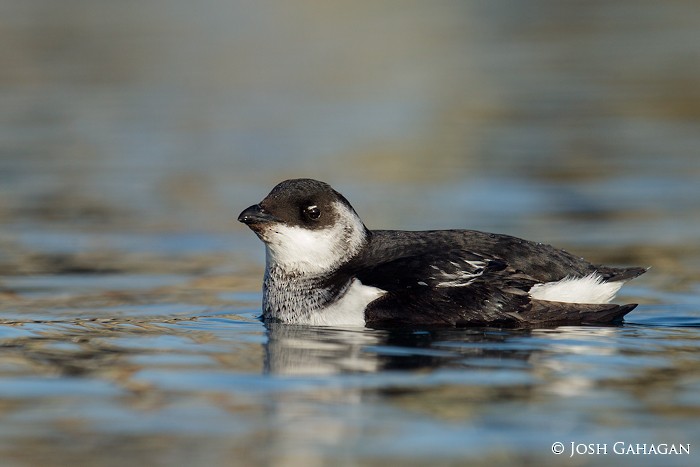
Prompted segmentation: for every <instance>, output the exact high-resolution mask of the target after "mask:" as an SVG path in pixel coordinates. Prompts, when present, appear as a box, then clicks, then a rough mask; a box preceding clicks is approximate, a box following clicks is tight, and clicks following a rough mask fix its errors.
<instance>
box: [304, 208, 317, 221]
mask: <svg viewBox="0 0 700 467" xmlns="http://www.w3.org/2000/svg"><path fill="white" fill-rule="evenodd" d="M304 215H305V216H306V217H308V218H309V219H311V220H312V221H315V220H316V219H318V218H319V217H321V210H320V209H319V208H318V206H316V205H313V206H307V207H306V208H304Z"/></svg>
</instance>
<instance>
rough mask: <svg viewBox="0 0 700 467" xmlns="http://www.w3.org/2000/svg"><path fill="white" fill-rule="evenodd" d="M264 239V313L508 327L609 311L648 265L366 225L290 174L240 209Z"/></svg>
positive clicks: (621, 310) (506, 241) (300, 320)
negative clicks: (596, 261) (612, 263)
mask: <svg viewBox="0 0 700 467" xmlns="http://www.w3.org/2000/svg"><path fill="white" fill-rule="evenodd" d="M239 220H240V221H241V222H243V223H245V224H247V225H248V226H249V227H250V228H251V229H252V230H253V231H254V232H255V233H256V234H257V235H258V236H259V237H260V239H261V240H262V241H263V242H264V243H265V246H266V253H267V268H266V271H265V280H264V285H263V317H264V318H265V320H266V321H281V322H285V323H293V324H313V325H332V326H333V325H335V326H344V325H359V326H370V327H395V326H401V325H442V326H483V325H497V326H504V327H531V326H547V325H549V326H551V325H559V324H580V323H608V322H613V321H617V320H621V319H622V317H623V316H624V315H625V314H627V313H629V312H630V311H631V310H632V309H634V307H635V306H636V305H615V304H611V303H609V302H610V301H611V300H612V299H613V298H614V296H615V294H616V293H617V292H618V290H619V289H620V287H622V285H623V284H624V282H626V281H627V280H629V279H632V278H634V277H637V276H639V275H640V274H643V273H644V272H645V271H646V270H645V269H644V268H612V267H608V266H595V265H592V264H591V263H588V262H587V261H585V260H583V259H582V258H578V257H576V256H573V255H571V254H569V253H567V252H565V251H563V250H558V249H555V248H553V247H551V246H549V245H544V244H541V243H533V242H529V241H527V240H522V239H519V238H515V237H510V236H507V235H497V234H489V233H483V232H477V231H472V230H440V231H426V232H404V231H388V230H368V229H367V228H366V227H365V226H364V224H363V223H362V221H361V220H360V218H359V216H358V215H357V214H356V213H355V210H354V209H353V208H352V206H351V205H350V203H348V201H347V200H346V199H345V198H344V197H343V196H342V195H341V194H340V193H338V192H336V191H335V190H333V189H332V188H331V187H330V186H329V185H327V184H325V183H323V182H319V181H316V180H310V179H297V180H287V181H285V182H282V183H280V184H279V185H277V186H276V187H275V188H274V189H273V190H272V191H271V192H270V194H269V195H268V196H267V197H266V198H265V199H264V200H263V201H262V202H261V203H260V204H256V205H254V206H251V207H249V208H248V209H246V210H245V211H243V212H242V213H241V215H240V216H239Z"/></svg>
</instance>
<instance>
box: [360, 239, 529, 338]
mask: <svg viewBox="0 0 700 467" xmlns="http://www.w3.org/2000/svg"><path fill="white" fill-rule="evenodd" d="M356 277H357V278H358V279H360V281H362V283H363V284H365V285H371V286H373V287H378V288H381V289H383V290H386V291H387V293H386V294H385V295H383V296H382V297H381V298H379V299H377V300H375V301H374V302H372V303H371V304H370V305H369V306H368V308H367V311H366V320H367V322H368V323H370V324H374V325H392V326H395V325H402V324H403V325H406V324H410V325H450V326H466V325H479V324H482V325H485V324H487V323H490V324H497V323H502V324H504V325H506V324H507V323H511V322H512V323H517V322H519V321H520V319H519V318H518V316H517V313H518V311H523V310H526V309H527V308H528V305H529V302H530V298H529V295H528V293H527V291H528V290H529V289H530V288H531V287H532V286H533V285H534V284H535V283H536V280H535V279H533V278H531V277H529V276H527V275H525V274H522V273H520V272H518V271H516V270H515V269H513V268H511V267H510V266H509V265H508V264H507V263H505V262H504V261H501V260H498V259H493V258H487V257H484V256H483V255H479V254H477V253H474V252H470V251H465V250H451V251H448V252H441V253H440V254H439V256H436V255H433V254H423V255H416V256H411V257H405V258H399V259H395V260H392V261H387V262H385V263H381V264H377V265H374V266H371V267H366V268H364V269H362V270H361V271H358V272H357V273H356Z"/></svg>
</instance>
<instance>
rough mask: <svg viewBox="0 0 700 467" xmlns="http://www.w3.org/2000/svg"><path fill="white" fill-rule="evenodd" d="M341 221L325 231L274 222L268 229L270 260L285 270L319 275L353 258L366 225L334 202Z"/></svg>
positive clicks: (355, 215)
mask: <svg viewBox="0 0 700 467" xmlns="http://www.w3.org/2000/svg"><path fill="white" fill-rule="evenodd" d="M334 208H335V210H336V211H337V212H338V220H337V221H336V222H335V223H334V224H333V226H332V227H329V228H327V229H322V230H312V229H305V228H303V227H290V226H287V225H284V224H275V225H274V226H272V227H271V228H270V229H269V230H267V231H265V233H264V237H265V244H266V246H267V261H268V263H270V264H272V265H275V266H277V267H279V268H280V269H282V270H283V271H286V272H296V273H301V274H303V275H309V276H314V275H319V274H323V273H326V272H329V271H331V270H333V269H334V268H335V267H337V266H338V265H339V264H343V263H344V262H345V261H346V260H348V259H349V258H351V257H352V256H353V255H354V254H355V253H356V252H357V250H358V249H359V248H360V246H361V245H362V243H363V242H364V241H365V227H364V225H363V224H362V221H361V220H360V218H359V217H358V216H357V214H355V213H354V212H353V211H351V210H349V209H348V208H347V207H346V206H345V205H343V204H341V203H334Z"/></svg>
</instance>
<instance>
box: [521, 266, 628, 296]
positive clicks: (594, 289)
mask: <svg viewBox="0 0 700 467" xmlns="http://www.w3.org/2000/svg"><path fill="white" fill-rule="evenodd" d="M623 285H624V282H623V281H616V282H605V281H604V280H603V278H602V277H601V276H600V275H599V274H598V273H595V272H594V273H593V274H589V275H587V276H584V277H565V278H564V279H562V280H560V281H558V282H547V283H545V284H536V285H534V286H533V287H532V288H531V289H530V297H532V298H534V299H536V300H547V301H550V302H566V303H610V302H611V301H612V299H613V298H615V295H616V294H617V292H618V291H619V290H620V288H621V287H622V286H623Z"/></svg>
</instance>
